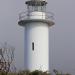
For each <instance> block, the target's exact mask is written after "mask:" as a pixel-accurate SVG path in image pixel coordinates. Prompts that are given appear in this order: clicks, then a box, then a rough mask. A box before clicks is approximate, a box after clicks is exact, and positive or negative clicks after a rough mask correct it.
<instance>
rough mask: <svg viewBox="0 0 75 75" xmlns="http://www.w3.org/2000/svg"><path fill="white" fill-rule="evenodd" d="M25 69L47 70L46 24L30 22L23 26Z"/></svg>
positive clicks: (47, 35)
mask: <svg viewBox="0 0 75 75" xmlns="http://www.w3.org/2000/svg"><path fill="white" fill-rule="evenodd" d="M32 42H34V51H33V50H32ZM25 69H26V70H27V69H28V70H30V71H34V70H42V71H48V70H49V27H48V25H47V24H46V23H42V22H32V23H28V24H27V25H25Z"/></svg>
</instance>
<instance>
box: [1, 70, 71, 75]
mask: <svg viewBox="0 0 75 75" xmlns="http://www.w3.org/2000/svg"><path fill="white" fill-rule="evenodd" d="M0 75H53V74H51V73H49V72H42V71H38V70H36V71H33V72H30V71H19V72H8V73H7V72H4V71H0ZM55 75H71V74H68V73H66V74H62V73H55Z"/></svg>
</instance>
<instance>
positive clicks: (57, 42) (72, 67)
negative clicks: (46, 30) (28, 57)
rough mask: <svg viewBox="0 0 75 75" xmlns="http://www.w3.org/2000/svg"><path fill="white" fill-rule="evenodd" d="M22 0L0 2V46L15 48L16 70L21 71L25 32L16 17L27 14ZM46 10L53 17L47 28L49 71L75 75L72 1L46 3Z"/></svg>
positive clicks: (74, 36)
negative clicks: (5, 45) (52, 24)
mask: <svg viewBox="0 0 75 75" xmlns="http://www.w3.org/2000/svg"><path fill="white" fill-rule="evenodd" d="M24 3H25V0H0V42H2V43H4V42H5V41H7V42H8V44H11V45H12V46H14V47H15V49H16V50H15V62H16V66H17V68H19V69H21V68H23V67H24V28H22V27H20V26H18V14H19V13H20V12H23V11H26V5H25V4H24ZM47 10H48V11H49V12H50V11H51V12H54V14H55V16H54V17H55V26H53V27H51V28H50V62H51V63H50V68H51V70H52V69H54V68H56V69H57V70H59V71H63V72H70V73H72V74H73V75H74V74H75V0H48V6H47Z"/></svg>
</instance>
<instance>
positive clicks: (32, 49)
mask: <svg viewBox="0 0 75 75" xmlns="http://www.w3.org/2000/svg"><path fill="white" fill-rule="evenodd" d="M32 50H33V51H34V42H32Z"/></svg>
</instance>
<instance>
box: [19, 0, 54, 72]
mask: <svg viewBox="0 0 75 75" xmlns="http://www.w3.org/2000/svg"><path fill="white" fill-rule="evenodd" d="M25 3H26V5H27V13H25V12H24V13H21V14H20V15H19V22H18V24H19V25H20V26H23V27H24V28H25V69H26V70H30V71H34V70H42V71H48V70H49V27H51V26H52V25H54V22H53V20H52V19H53V14H52V13H49V14H50V16H48V15H47V13H46V4H47V1H46V0H28V1H26V2H25Z"/></svg>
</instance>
